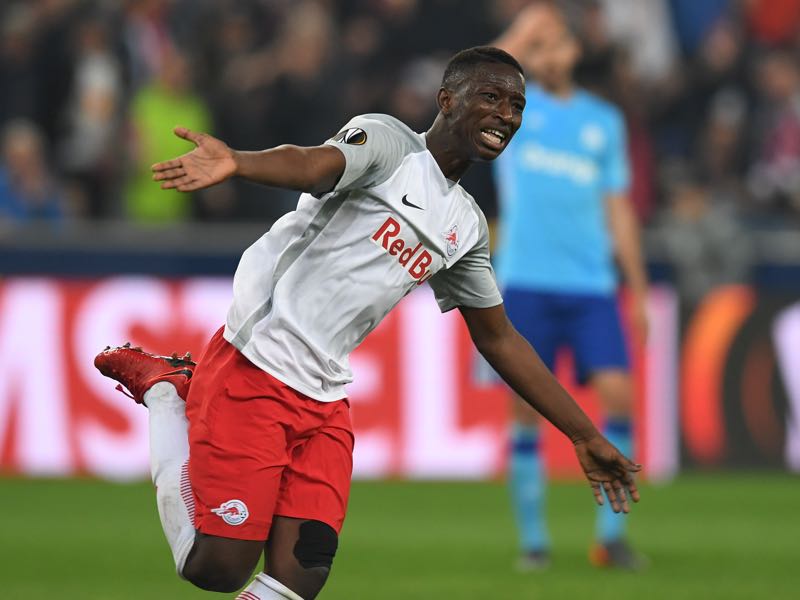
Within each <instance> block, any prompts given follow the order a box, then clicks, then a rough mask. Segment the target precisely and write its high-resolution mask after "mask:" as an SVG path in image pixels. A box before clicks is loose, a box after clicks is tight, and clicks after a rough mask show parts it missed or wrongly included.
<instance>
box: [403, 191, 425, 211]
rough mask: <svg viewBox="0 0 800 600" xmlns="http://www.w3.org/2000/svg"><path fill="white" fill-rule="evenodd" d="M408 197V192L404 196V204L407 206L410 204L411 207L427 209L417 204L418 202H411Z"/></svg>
mask: <svg viewBox="0 0 800 600" xmlns="http://www.w3.org/2000/svg"><path fill="white" fill-rule="evenodd" d="M407 197H408V194H406V195H405V196H403V204H405V205H406V206H410V207H411V208H416V209H417V210H425V209H424V208H422V207H421V206H417V205H416V204H414V203H412V202H409V201H408V199H407Z"/></svg>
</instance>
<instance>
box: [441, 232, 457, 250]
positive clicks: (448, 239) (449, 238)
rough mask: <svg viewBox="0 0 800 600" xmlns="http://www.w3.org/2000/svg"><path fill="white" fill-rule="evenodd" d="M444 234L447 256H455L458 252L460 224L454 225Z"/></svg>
mask: <svg viewBox="0 0 800 600" xmlns="http://www.w3.org/2000/svg"><path fill="white" fill-rule="evenodd" d="M443 235H444V249H445V250H446V251H447V256H453V254H455V253H456V252H458V225H453V226H452V227H451V228H450V229H448V230H447V231H445V232H444V234H443Z"/></svg>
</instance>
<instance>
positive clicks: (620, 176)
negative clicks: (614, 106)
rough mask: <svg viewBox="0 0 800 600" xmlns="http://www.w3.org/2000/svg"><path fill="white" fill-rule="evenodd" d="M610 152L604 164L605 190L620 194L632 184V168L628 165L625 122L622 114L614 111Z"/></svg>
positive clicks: (610, 134) (608, 192)
mask: <svg viewBox="0 0 800 600" xmlns="http://www.w3.org/2000/svg"><path fill="white" fill-rule="evenodd" d="M607 149H608V154H607V156H606V159H605V161H604V164H603V181H604V183H605V185H604V192H605V193H607V194H619V193H622V192H625V191H627V190H628V187H629V186H630V170H629V167H628V148H627V141H626V134H625V123H624V121H623V120H622V116H621V115H620V114H619V113H617V112H614V113H613V114H612V118H611V119H610V121H609V143H608V147H607Z"/></svg>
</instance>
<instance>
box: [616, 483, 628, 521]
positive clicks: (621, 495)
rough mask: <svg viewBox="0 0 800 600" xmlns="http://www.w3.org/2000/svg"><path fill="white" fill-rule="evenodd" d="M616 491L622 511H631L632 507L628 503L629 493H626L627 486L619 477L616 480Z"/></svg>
mask: <svg viewBox="0 0 800 600" xmlns="http://www.w3.org/2000/svg"><path fill="white" fill-rule="evenodd" d="M614 491H615V492H616V494H617V501H618V503H619V505H620V508H621V509H622V512H624V513H629V512H630V511H631V507H630V505H629V504H628V495H627V494H626V493H625V487H624V486H623V485H622V482H621V481H620V480H619V479H617V480H616V481H615V482H614Z"/></svg>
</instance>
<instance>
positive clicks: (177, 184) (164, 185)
mask: <svg viewBox="0 0 800 600" xmlns="http://www.w3.org/2000/svg"><path fill="white" fill-rule="evenodd" d="M174 132H175V135H177V136H178V137H179V138H183V139H185V140H188V141H190V142H192V143H193V144H194V145H195V146H196V148H195V149H194V150H192V151H191V152H187V153H186V154H184V155H182V156H179V157H178V158H174V159H172V160H168V161H165V162H160V163H156V164H154V165H153V167H152V169H153V179H154V180H155V181H160V182H161V189H162V190H169V189H176V190H178V191H180V192H192V191H194V190H199V189H202V188H206V187H209V186H211V185H214V184H215V183H220V182H221V181H225V180H226V179H228V178H229V177H231V176H233V175H234V174H235V173H236V160H235V158H234V154H233V150H231V149H230V148H229V147H228V145H227V144H226V143H225V142H223V141H222V140H218V139H217V138H215V137H213V136H210V135H208V134H207V133H195V132H194V131H191V130H189V129H187V128H186V127H176V128H175V130H174Z"/></svg>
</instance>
